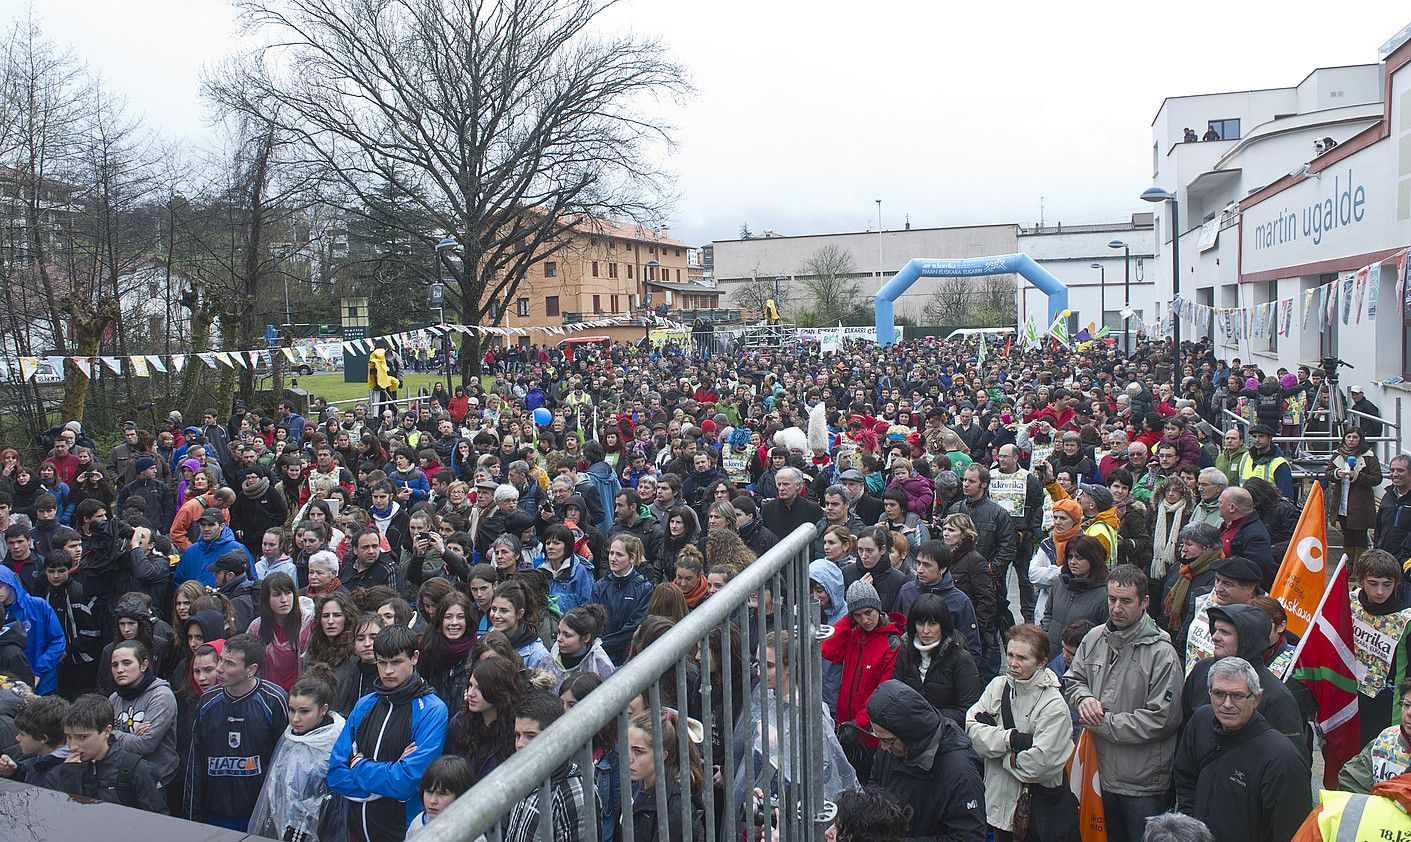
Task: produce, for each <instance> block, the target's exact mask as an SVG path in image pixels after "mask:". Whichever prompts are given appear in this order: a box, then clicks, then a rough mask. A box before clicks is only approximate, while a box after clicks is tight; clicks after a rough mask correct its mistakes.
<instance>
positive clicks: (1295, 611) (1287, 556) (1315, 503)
mask: <svg viewBox="0 0 1411 842" xmlns="http://www.w3.org/2000/svg"><path fill="white" fill-rule="evenodd" d="M1327 566H1328V525H1327V522H1326V521H1325V520H1324V514H1323V486H1322V485H1321V484H1320V483H1314V484H1313V490H1312V491H1310V492H1309V494H1308V500H1307V501H1306V502H1304V504H1303V514H1302V515H1301V516H1299V518H1298V528H1297V529H1295V530H1294V531H1293V540H1291V541H1289V548H1288V551H1287V552H1285V553H1284V560H1283V563H1282V564H1280V565H1279V574H1278V575H1277V576H1275V577H1274V587H1273V589H1272V590H1271V591H1270V592H1269V595H1270V596H1272V597H1273V598H1275V599H1277V600H1278V601H1279V603H1280V604H1282V605H1283V606H1284V610H1285V611H1287V612H1288V615H1289V622H1288V627H1289V631H1291V632H1293V633H1294V634H1296V635H1298V636H1299V637H1303V636H1304V635H1305V634H1307V633H1308V626H1309V624H1310V623H1312V622H1313V613H1314V612H1315V611H1316V610H1317V609H1318V602H1319V601H1320V600H1321V599H1322V598H1323V588H1324V585H1325V584H1326V581H1325V579H1326V577H1327Z"/></svg>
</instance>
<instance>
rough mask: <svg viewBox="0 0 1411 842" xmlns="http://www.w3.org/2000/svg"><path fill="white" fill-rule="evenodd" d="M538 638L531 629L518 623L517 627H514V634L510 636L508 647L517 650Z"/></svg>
mask: <svg viewBox="0 0 1411 842" xmlns="http://www.w3.org/2000/svg"><path fill="white" fill-rule="evenodd" d="M538 637H539V636H538V635H536V634H535V633H534V630H533V629H531V628H530V627H529V626H527V625H525V624H524V623H520V624H519V625H518V626H515V629H514V634H512V635H510V645H511V646H513V647H514V648H515V649H516V650H519V649H522V648H523V647H525V646H528V645H529V644H530V643H533V642H534V641H535V640H537V639H538Z"/></svg>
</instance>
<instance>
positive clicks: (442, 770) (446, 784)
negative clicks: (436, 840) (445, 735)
mask: <svg viewBox="0 0 1411 842" xmlns="http://www.w3.org/2000/svg"><path fill="white" fill-rule="evenodd" d="M470 786H471V774H470V764H469V763H466V762H465V758H463V757H461V756H460V755H457V754H443V755H441V756H440V757H438V758H436V759H435V760H433V761H431V765H430V766H427V767H426V771H425V772H424V773H422V776H421V812H420V813H417V816H416V818H414V819H412V826H411V827H409V828H407V838H408V839H411V838H412V837H413V836H415V835H416V833H417V831H419V830H421V829H422V828H423V827H426V824H427V822H429V821H431V820H432V819H434V818H436V816H437V815H439V814H440V812H441V811H442V810H444V809H446V808H447V807H449V806H451V802H453V801H455V800H456V799H457V798H460V797H461V795H462V794H464V793H465V791H466V790H468V789H470Z"/></svg>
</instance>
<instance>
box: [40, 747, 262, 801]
mask: <svg viewBox="0 0 1411 842" xmlns="http://www.w3.org/2000/svg"><path fill="white" fill-rule="evenodd" d="M48 786H49V788H50V789H55V790H58V791H59V792H67V793H69V794H70V795H82V796H84V797H86V798H93V799H97V800H99V801H106V802H108V803H109V804H122V805H123V806H125V807H134V808H136V809H139V810H146V811H147V812H149V813H160V814H162V815H166V813H167V796H166V793H165V792H163V791H162V785H161V783H160V782H159V781H158V780H157V772H156V770H155V769H153V767H152V764H150V763H148V762H147V760H146V759H145V758H142V757H139V756H137V755H136V754H134V753H132V752H130V751H127V750H126V749H124V748H121V747H120V746H112V747H111V748H109V749H108V753H107V754H106V755H104V756H103V759H102V760H99V761H96V762H95V761H85V762H83V763H63V764H60V765H58V766H56V767H54V768H53V769H52V770H51V771H50V772H49V773H48ZM250 806H251V807H252V808H253V807H254V804H251V805H250Z"/></svg>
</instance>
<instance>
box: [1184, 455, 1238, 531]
mask: <svg viewBox="0 0 1411 842" xmlns="http://www.w3.org/2000/svg"><path fill="white" fill-rule="evenodd" d="M1229 487H1230V480H1229V477H1227V476H1225V472H1224V471H1222V470H1220V469H1219V468H1203V469H1201V472H1200V475H1199V477H1198V478H1197V479H1196V481H1195V490H1196V496H1197V497H1199V500H1198V501H1197V502H1196V504H1195V511H1194V512H1192V513H1191V519H1190V522H1191V523H1208V524H1210V525H1211V526H1214V527H1216V528H1217V529H1218V528H1221V527H1222V526H1223V525H1224V524H1223V523H1222V521H1221V519H1220V495H1221V494H1223V493H1225V489H1226V488H1229Z"/></svg>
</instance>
